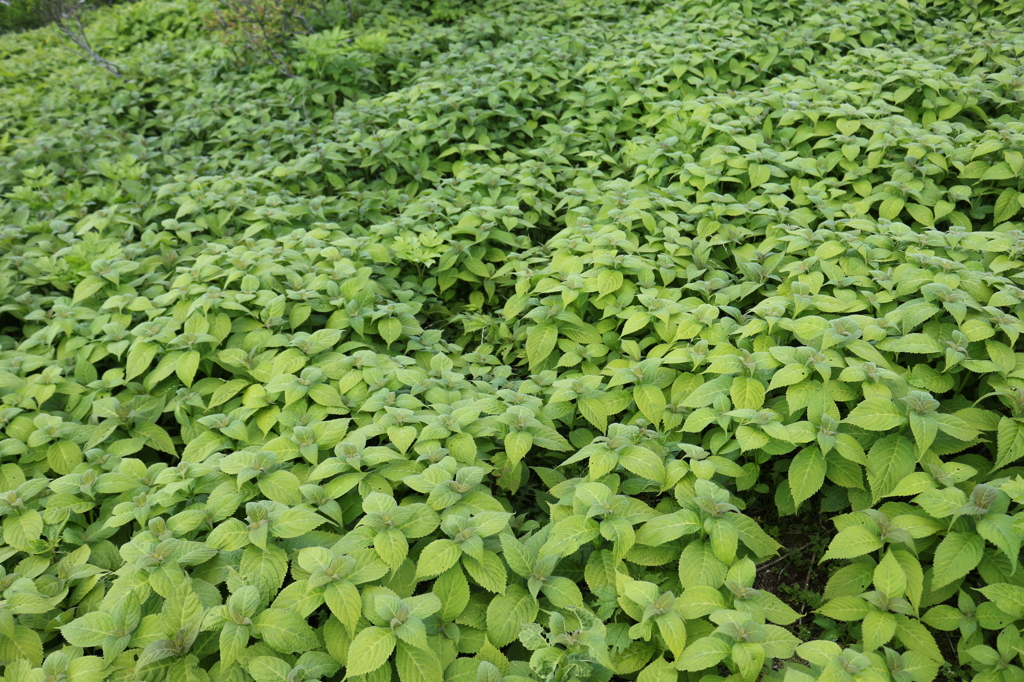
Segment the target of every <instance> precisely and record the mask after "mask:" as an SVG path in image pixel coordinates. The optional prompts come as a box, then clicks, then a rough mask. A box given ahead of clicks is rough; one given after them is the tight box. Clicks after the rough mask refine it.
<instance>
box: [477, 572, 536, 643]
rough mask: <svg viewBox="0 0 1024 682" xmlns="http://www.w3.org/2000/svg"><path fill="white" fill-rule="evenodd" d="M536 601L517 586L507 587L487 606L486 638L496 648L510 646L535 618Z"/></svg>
mask: <svg viewBox="0 0 1024 682" xmlns="http://www.w3.org/2000/svg"><path fill="white" fill-rule="evenodd" d="M538 609H539V605H538V604H537V600H536V599H534V598H533V596H532V595H531V594H530V593H529V592H527V591H526V590H525V589H523V588H522V587H520V586H519V585H514V584H513V585H509V586H508V589H507V590H506V591H505V594H503V595H498V596H496V597H495V598H494V599H492V600H491V603H490V604H489V605H488V606H487V637H488V639H490V640H491V642H492V643H493V644H494V646H496V647H503V646H505V645H507V644H510V643H511V642H512V641H514V640H515V639H516V638H517V637H518V636H519V631H520V630H521V629H522V627H523V626H524V625H526V624H527V623H532V622H533V620H534V618H536V617H537V612H538Z"/></svg>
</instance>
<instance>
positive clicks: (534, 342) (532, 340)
mask: <svg viewBox="0 0 1024 682" xmlns="http://www.w3.org/2000/svg"><path fill="white" fill-rule="evenodd" d="M556 341H558V327H556V326H555V325H553V324H539V325H537V326H536V327H534V328H532V329H531V330H530V332H529V334H527V336H526V359H527V360H528V361H529V363H530V368H531V369H534V368H536V367H537V366H538V365H540V363H542V362H543V361H544V360H546V359H547V357H548V356H549V355H551V351H553V350H554V349H555V342H556Z"/></svg>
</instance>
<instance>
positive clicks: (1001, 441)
mask: <svg viewBox="0 0 1024 682" xmlns="http://www.w3.org/2000/svg"><path fill="white" fill-rule="evenodd" d="M997 453H998V456H997V457H996V466H995V468H996V469H999V468H1002V467H1004V466H1006V465H1007V464H1011V463H1013V462H1016V461H1017V460H1018V459H1020V458H1021V457H1024V422H1022V421H1021V420H1018V419H1011V418H1010V417H1003V418H1002V419H1000V420H999V431H998V441H997Z"/></svg>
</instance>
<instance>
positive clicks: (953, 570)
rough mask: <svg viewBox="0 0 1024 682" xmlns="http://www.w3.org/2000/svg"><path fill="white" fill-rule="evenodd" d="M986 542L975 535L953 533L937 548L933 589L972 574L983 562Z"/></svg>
mask: <svg viewBox="0 0 1024 682" xmlns="http://www.w3.org/2000/svg"><path fill="white" fill-rule="evenodd" d="M984 550H985V541H984V540H982V539H981V536H979V535H977V534H975V533H959V532H951V533H950V534H949V535H947V536H946V537H945V538H943V540H942V542H940V543H939V546H938V547H936V548H935V560H934V563H933V564H932V566H933V568H934V572H933V575H932V589H937V588H939V587H942V586H943V585H948V584H949V583H951V582H953V581H954V580H958V579H960V578H962V577H964V576H965V575H967V574H968V573H970V572H971V571H972V570H973V569H974V567H975V566H977V565H978V564H979V563H980V562H981V557H982V555H983V553H984Z"/></svg>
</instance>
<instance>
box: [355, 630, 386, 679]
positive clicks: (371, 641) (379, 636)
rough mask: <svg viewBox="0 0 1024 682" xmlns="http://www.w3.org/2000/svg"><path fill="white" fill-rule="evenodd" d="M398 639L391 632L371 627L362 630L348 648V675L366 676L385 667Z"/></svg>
mask: <svg viewBox="0 0 1024 682" xmlns="http://www.w3.org/2000/svg"><path fill="white" fill-rule="evenodd" d="M397 642H398V638H397V637H395V636H394V635H393V634H392V633H391V630H389V629H387V628H381V627H376V626H370V627H367V628H363V629H362V630H360V631H359V632H358V633H357V634H356V636H355V637H354V638H353V639H352V643H351V644H349V647H348V667H347V668H346V672H347V674H348V675H365V674H367V673H372V672H373V671H374V670H376V669H377V668H379V667H381V666H382V665H384V663H385V662H387V660H388V658H390V657H391V652H392V651H394V650H395V644H396V643H397Z"/></svg>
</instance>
